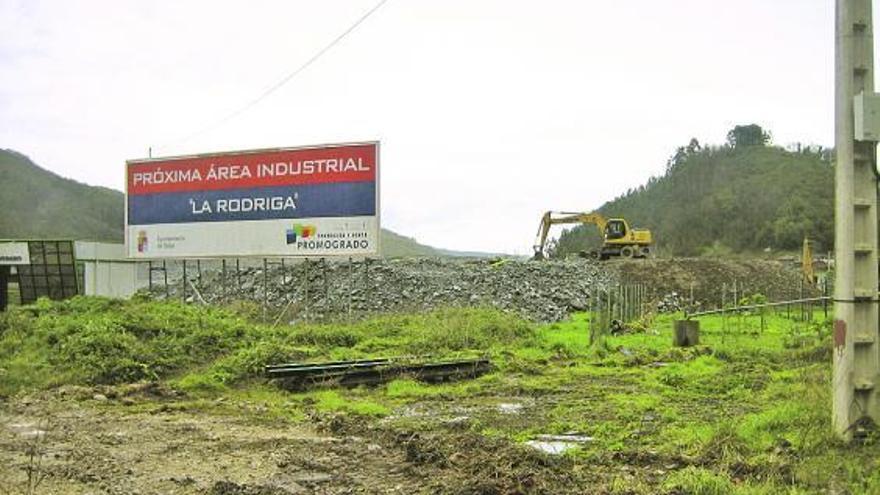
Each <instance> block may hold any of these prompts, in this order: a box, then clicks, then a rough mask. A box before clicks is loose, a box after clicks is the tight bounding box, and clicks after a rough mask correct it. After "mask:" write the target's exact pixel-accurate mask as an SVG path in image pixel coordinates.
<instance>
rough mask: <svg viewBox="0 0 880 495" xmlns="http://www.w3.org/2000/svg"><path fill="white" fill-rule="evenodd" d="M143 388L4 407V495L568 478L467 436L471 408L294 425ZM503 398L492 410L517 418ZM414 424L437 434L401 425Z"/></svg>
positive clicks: (314, 489) (438, 487) (550, 465)
mask: <svg viewBox="0 0 880 495" xmlns="http://www.w3.org/2000/svg"><path fill="white" fill-rule="evenodd" d="M137 387H141V386H140V385H139V386H137ZM143 388H144V389H146V390H148V391H149V393H146V394H143V393H141V392H140V391H139V390H138V391H135V392H132V388H131V387H129V386H126V387H123V388H117V389H108V388H107V387H102V388H94V389H93V388H85V387H64V388H62V389H60V390H57V391H54V392H46V393H42V394H39V395H34V396H29V397H25V398H20V399H17V400H15V401H14V402H7V403H4V404H2V406H0V460H2V462H0V493H2V492H3V490H5V491H7V492H9V493H28V492H27V489H28V488H27V487H28V483H29V481H28V471H29V470H31V471H32V472H33V473H34V475H33V479H38V480H39V484H38V485H37V487H36V490H35V491H34V493H40V494H216V495H220V494H229V495H231V494H236V495H244V494H300V493H317V494H342V493H406V494H411V493H444V492H446V493H517V492H521V491H539V492H545V493H551V492H558V491H557V490H556V489H551V488H550V487H554V486H555V487H559V486H560V484H562V483H566V480H570V481H574V477H575V475H574V474H573V473H572V472H570V471H569V469H570V468H571V467H572V466H570V465H569V464H570V461H569V460H567V459H565V458H563V457H558V456H550V455H546V454H543V453H541V452H540V451H538V450H536V449H533V448H531V447H528V446H523V445H515V444H512V443H510V442H508V441H505V440H493V439H489V438H486V437H483V436H481V435H477V434H473V433H469V432H467V431H466V430H467V429H468V416H466V414H467V413H474V412H475V411H474V410H473V408H472V407H471V408H470V410H469V411H468V406H467V404H464V405H455V406H454V407H452V408H451V409H447V410H428V409H420V408H419V407H418V406H416V407H409V408H406V409H404V410H401V411H398V413H397V415H396V416H392V417H389V418H385V419H381V420H380V419H370V420H365V419H363V418H352V417H350V416H345V415H333V414H329V415H321V416H316V417H312V418H309V419H307V420H305V421H303V422H300V423H298V424H291V423H290V422H288V421H273V420H271V419H267V417H266V415H265V414H263V412H264V411H263V410H262V408H261V406H260V405H259V404H254V403H252V402H236V401H234V400H233V401H229V402H227V401H226V399H215V400H213V401H212V403H211V404H196V403H193V402H192V401H187V400H186V399H185V398H181V397H178V396H176V395H175V394H174V393H173V392H169V391H167V390H162V388H161V387H160V386H155V385H152V384H147V385H143ZM156 391H159V392H158V393H156ZM105 394H106V395H105ZM108 396H109V398H108ZM511 401H512V402H511V403H510V404H508V403H505V402H503V403H502V407H501V408H497V407H493V409H494V412H495V414H500V415H508V416H510V415H516V414H519V412H520V411H519V410H520V409H521V408H522V407H523V403H522V401H521V400H519V399H516V398H513V399H511ZM441 409H442V408H441ZM456 414H458V415H459V416H456ZM411 418H418V420H419V421H420V422H421V423H422V424H423V426H424V425H426V424H429V423H431V422H433V423H434V424H433V425H432V426H433V428H434V432H433V433H425V432H424V430H423V431H421V432H415V431H412V430H408V429H407V428H406V427H405V426H402V425H405V424H406V422H407V419H411ZM31 453H36V455H34V456H31ZM584 486H585V485H584V484H583V480H581V482H580V483H578V484H576V485H569V487H570V490H563V491H564V492H565V491H570V492H571V493H581V492H582V490H583V488H584ZM578 487H580V488H578ZM547 490H550V491H547Z"/></svg>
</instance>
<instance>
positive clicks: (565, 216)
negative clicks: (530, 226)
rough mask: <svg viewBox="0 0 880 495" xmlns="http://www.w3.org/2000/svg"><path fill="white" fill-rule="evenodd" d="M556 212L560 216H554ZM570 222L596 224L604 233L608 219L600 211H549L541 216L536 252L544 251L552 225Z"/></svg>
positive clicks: (601, 232)
mask: <svg viewBox="0 0 880 495" xmlns="http://www.w3.org/2000/svg"><path fill="white" fill-rule="evenodd" d="M554 214H555V215H558V216H556V217H554ZM570 223H579V224H587V223H591V224H594V225H595V226H596V228H598V229H599V233H600V234H603V235H604V234H605V226H606V225H607V224H608V219H606V218H605V217H604V216H602V215H601V214H599V213H577V212H553V211H548V212H546V213H544V216H542V217H541V224H540V225H539V226H538V236H537V239H536V242H535V246H534V249H535V254H538V253H543V252H544V245H545V244H546V243H547V234H549V233H550V227H552V226H554V225H559V224H570Z"/></svg>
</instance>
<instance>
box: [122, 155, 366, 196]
mask: <svg viewBox="0 0 880 495" xmlns="http://www.w3.org/2000/svg"><path fill="white" fill-rule="evenodd" d="M375 180H376V147H375V145H373V144H367V145H347V146H334V147H324V148H305V149H293V150H271V151H254V152H244V153H236V154H216V155H202V156H196V157H181V158H169V159H167V160H148V161H143V162H138V161H131V162H129V164H128V177H127V181H128V194H129V195H130V196H137V195H143V194H156V193H170V192H185V191H207V190H221V189H243V188H255V187H272V186H298V185H309V184H328V183H352V182H373V181H375Z"/></svg>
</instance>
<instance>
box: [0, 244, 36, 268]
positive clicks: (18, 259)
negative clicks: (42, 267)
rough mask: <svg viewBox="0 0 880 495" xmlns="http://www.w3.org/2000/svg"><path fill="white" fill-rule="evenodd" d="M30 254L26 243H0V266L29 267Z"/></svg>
mask: <svg viewBox="0 0 880 495" xmlns="http://www.w3.org/2000/svg"><path fill="white" fill-rule="evenodd" d="M30 262H31V254H30V251H29V250H28V243H26V242H0V266H3V265H6V266H8V265H29V264H30Z"/></svg>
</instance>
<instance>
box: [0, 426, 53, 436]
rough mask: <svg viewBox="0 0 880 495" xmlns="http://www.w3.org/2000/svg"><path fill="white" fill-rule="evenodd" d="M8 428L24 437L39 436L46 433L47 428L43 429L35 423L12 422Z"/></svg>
mask: <svg viewBox="0 0 880 495" xmlns="http://www.w3.org/2000/svg"><path fill="white" fill-rule="evenodd" d="M7 428H8V429H9V430H10V431H12V432H13V433H15V434H17V435H18V436H20V437H24V438H39V437H42V436H44V435H45V434H46V430H41V429H39V428H37V427H36V425H34V424H33V423H12V424H9V425H7Z"/></svg>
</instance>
